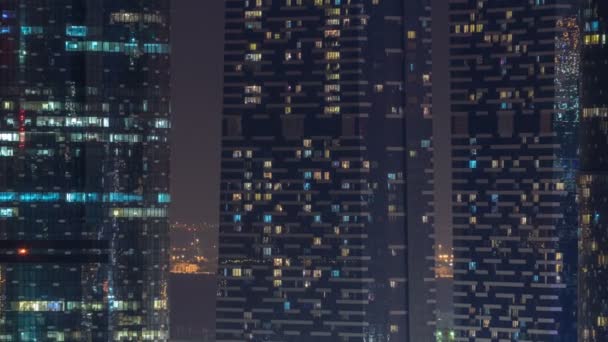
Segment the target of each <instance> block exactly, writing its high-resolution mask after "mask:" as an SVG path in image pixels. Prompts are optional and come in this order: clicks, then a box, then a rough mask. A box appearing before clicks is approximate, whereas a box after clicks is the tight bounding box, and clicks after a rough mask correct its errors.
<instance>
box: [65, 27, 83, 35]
mask: <svg viewBox="0 0 608 342" xmlns="http://www.w3.org/2000/svg"><path fill="white" fill-rule="evenodd" d="M65 34H66V35H67V36H70V37H86V36H87V27H86V26H74V25H68V26H66V28H65Z"/></svg>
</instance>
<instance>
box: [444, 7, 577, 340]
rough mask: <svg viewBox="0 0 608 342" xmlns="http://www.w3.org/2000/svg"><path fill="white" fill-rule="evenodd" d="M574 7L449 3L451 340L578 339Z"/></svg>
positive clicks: (575, 47)
mask: <svg viewBox="0 0 608 342" xmlns="http://www.w3.org/2000/svg"><path fill="white" fill-rule="evenodd" d="M572 5H573V2H569V1H561V0H531V1H529V0H509V1H492V0H480V1H472V0H471V1H460V0H450V9H449V10H450V12H449V15H450V73H451V109H452V110H451V112H452V133H453V135H452V166H453V169H452V174H453V232H454V238H453V239H454V308H455V313H454V340H455V341H470V342H473V341H495V340H496V341H573V340H575V339H576V337H575V336H576V327H575V323H574V322H576V318H575V310H574V303H575V295H574V293H575V284H576V281H575V277H574V274H575V273H574V272H575V271H576V265H577V262H576V254H577V253H576V230H577V213H576V212H577V210H576V209H577V208H576V203H575V199H576V196H575V185H574V184H575V167H576V165H577V129H578V82H577V78H578V56H577V49H578V43H577V40H578V38H577V37H578V34H579V33H578V32H579V30H578V23H577V20H576V12H575V9H574V8H573V6H572Z"/></svg>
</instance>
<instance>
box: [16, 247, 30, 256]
mask: <svg viewBox="0 0 608 342" xmlns="http://www.w3.org/2000/svg"><path fill="white" fill-rule="evenodd" d="M28 252H29V251H28V250H27V248H19V249H18V250H17V254H19V255H27V254H28Z"/></svg>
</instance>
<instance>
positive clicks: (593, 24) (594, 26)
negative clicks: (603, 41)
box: [591, 20, 600, 32]
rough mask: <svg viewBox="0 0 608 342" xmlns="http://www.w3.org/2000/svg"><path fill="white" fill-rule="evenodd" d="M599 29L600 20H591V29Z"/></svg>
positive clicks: (594, 30)
mask: <svg viewBox="0 0 608 342" xmlns="http://www.w3.org/2000/svg"><path fill="white" fill-rule="evenodd" d="M599 29H600V22H599V21H597V20H595V21H592V22H591V31H593V32H597V31H599Z"/></svg>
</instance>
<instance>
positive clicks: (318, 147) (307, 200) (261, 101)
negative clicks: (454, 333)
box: [217, 0, 434, 342]
mask: <svg viewBox="0 0 608 342" xmlns="http://www.w3.org/2000/svg"><path fill="white" fill-rule="evenodd" d="M427 3H428V1H426V0H425V1H422V0H420V1H402V0H382V1H378V0H245V1H243V0H226V1H225V5H226V31H225V37H226V40H225V44H226V45H225V49H226V50H225V65H224V75H225V77H224V112H223V149H222V175H221V177H222V180H221V218H220V244H219V247H220V251H219V269H218V273H219V284H218V304H217V340H218V341H243V340H247V341H261V340H264V341H313V340H320V341H332V342H334V341H378V342H382V341H389V340H390V341H408V340H410V339H409V336H416V338H413V339H412V340H411V341H416V342H420V341H431V340H432V339H433V337H432V327H431V328H429V325H428V324H429V321H431V322H432V320H433V318H432V315H433V313H432V308H433V305H432V293H431V292H430V291H431V289H432V287H433V286H432V283H433V277H434V273H433V251H432V240H431V236H430V235H431V234H432V220H433V218H432V193H431V191H430V190H432V188H431V187H432V182H431V181H430V180H431V179H432V176H431V172H430V169H431V167H432V165H431V164H430V163H431V159H430V154H431V152H432V143H431V124H430V117H431V108H430V96H429V95H428V92H429V89H430V88H429V85H430V73H429V70H430V64H428V60H427V59H425V58H424V56H425V54H426V55H427V56H428V51H426V52H424V51H425V49H428V48H429V46H430V42H429V40H428V38H429V37H430V17H429V15H428V11H429V10H430V9H429V7H428V6H427ZM409 120H412V121H415V126H411V127H409V126H408V125H409V124H408V122H409ZM410 178H411V179H410ZM410 182H416V184H415V186H413V187H410V188H408V187H409V185H408V184H409V183H410ZM408 189H411V190H408ZM414 192H415V193H414ZM409 202H411V206H410V203H409ZM410 239H414V241H412V240H410ZM411 246H414V247H415V249H411ZM414 251H416V252H415V253H414ZM414 263H415V265H413V264H414ZM411 276H414V278H413V279H412V278H410V277H411ZM427 283H428V284H430V285H429V286H427V285H426V284H427ZM412 303H416V307H412V306H411V304H412ZM413 312H415V313H416V316H415V317H414V316H413V315H411V314H412V313H413ZM411 325H415V326H413V327H412V326H411ZM429 331H430V334H429ZM425 334H426V336H424V337H421V336H423V335H425Z"/></svg>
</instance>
